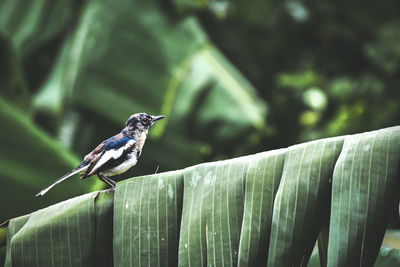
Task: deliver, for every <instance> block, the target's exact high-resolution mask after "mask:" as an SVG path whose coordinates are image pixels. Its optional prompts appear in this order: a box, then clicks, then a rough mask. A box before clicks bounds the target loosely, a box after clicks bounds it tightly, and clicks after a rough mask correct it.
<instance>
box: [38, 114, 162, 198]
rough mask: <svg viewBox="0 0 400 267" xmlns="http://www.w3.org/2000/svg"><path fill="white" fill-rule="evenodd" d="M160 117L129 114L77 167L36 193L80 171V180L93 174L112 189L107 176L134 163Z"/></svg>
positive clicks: (42, 193) (45, 190) (110, 181)
mask: <svg viewBox="0 0 400 267" xmlns="http://www.w3.org/2000/svg"><path fill="white" fill-rule="evenodd" d="M162 118H164V116H152V115H148V114H146V113H137V114H133V115H132V116H130V118H129V119H128V121H127V122H126V127H125V128H124V129H122V131H121V132H120V133H119V134H117V135H114V136H113V137H111V138H109V139H107V140H105V141H103V142H102V143H101V144H100V145H98V146H97V147H96V148H95V149H94V150H93V151H92V152H90V153H89V154H87V155H86V156H85V158H84V159H83V161H82V162H81V164H79V166H78V167H76V168H75V169H73V170H72V171H71V172H69V173H67V174H65V175H64V176H63V177H61V178H59V179H58V180H57V181H55V182H54V183H52V184H51V185H49V186H48V187H46V188H45V189H43V190H42V191H40V192H39V193H38V194H37V195H36V196H43V195H44V194H46V193H47V191H49V190H50V189H51V188H52V187H53V186H55V185H56V184H58V183H60V182H62V181H64V180H65V179H67V178H69V177H71V176H72V175H74V174H77V173H80V174H81V179H84V178H87V177H89V176H92V175H94V174H97V176H98V177H99V179H100V180H102V181H103V182H105V183H106V184H107V185H109V186H110V188H109V191H111V190H113V189H114V188H115V182H114V181H113V180H111V179H110V178H108V177H107V176H113V175H118V174H121V173H123V172H126V171H127V170H128V169H129V168H131V167H133V166H135V164H136V162H137V160H138V158H139V156H140V154H141V153H142V149H143V145H144V142H145V141H146V137H147V133H148V131H149V129H150V128H151V126H152V125H153V124H154V122H156V121H158V120H160V119H162Z"/></svg>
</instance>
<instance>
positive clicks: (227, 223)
mask: <svg viewBox="0 0 400 267" xmlns="http://www.w3.org/2000/svg"><path fill="white" fill-rule="evenodd" d="M399 152H400V127H398V126H397V127H392V128H386V129H382V130H378V131H373V132H366V133H362V134H355V135H349V136H339V137H334V138H328V139H321V140H316V141H313V142H308V143H303V144H298V145H294V146H291V147H289V148H286V149H279V150H273V151H268V152H263V153H258V154H255V155H249V156H245V157H241V158H235V159H230V160H224V161H218V162H210V163H204V164H200V165H196V166H192V167H188V168H186V169H182V170H177V171H173V172H165V173H160V174H155V175H151V176H142V177H136V178H132V179H128V180H124V181H122V182H120V183H118V185H117V188H116V190H115V192H113V193H110V194H107V193H105V192H93V193H90V194H86V195H83V196H79V197H76V198H73V199H70V200H67V201H65V202H61V203H58V204H56V205H53V206H50V207H48V208H45V209H42V210H39V211H36V212H33V213H31V214H30V215H27V216H24V217H20V218H15V219H11V220H10V221H9V223H8V226H7V225H4V226H3V229H4V228H7V238H5V235H0V236H3V240H2V242H3V247H4V244H5V243H6V253H5V254H6V259H5V263H6V266H20V265H25V266H30V265H34V264H35V265H54V266H59V265H62V264H64V265H65V264H68V265H71V266H80V265H85V266H109V265H110V263H111V262H112V263H113V264H114V265H115V266H155V265H162V266H165V265H168V266H176V265H178V266H206V265H213V266H220V265H225V264H227V265H238V266H259V265H267V266H307V264H308V263H309V259H310V257H311V259H312V261H311V263H315V253H316V250H314V246H315V243H316V241H317V239H318V236H320V237H321V234H320V233H321V232H322V231H324V229H329V231H326V230H325V233H327V236H326V240H325V244H326V245H325V246H324V245H322V246H319V248H318V250H319V253H318V254H319V255H320V258H322V259H321V266H355V265H357V266H360V265H361V266H372V265H373V264H374V262H375V260H376V259H377V256H378V253H379V252H380V250H381V256H380V257H379V259H380V260H379V262H378V263H379V264H382V266H385V264H387V263H388V262H396V261H397V260H398V257H397V256H396V255H397V254H396V253H398V252H396V251H393V250H390V251H388V250H386V252H385V249H383V250H382V249H381V244H382V239H383V237H384V234H385V231H386V227H387V223H388V220H389V215H390V214H391V212H392V208H393V207H394V206H396V205H397V206H398V198H397V196H396V192H397V190H396V187H397V186H398V182H399V181H398V175H399V154H400V153H399ZM2 231H3V232H4V230H2ZM5 239H7V240H5ZM0 241H1V240H0ZM0 244H1V242H0ZM3 250H4V249H3ZM313 251H314V252H313ZM385 253H386V254H385ZM96 255H100V259H101V260H100V261H99V259H98V258H96ZM386 256H387V257H386ZM324 257H326V258H324ZM382 257H383V258H382ZM385 257H386V258H385Z"/></svg>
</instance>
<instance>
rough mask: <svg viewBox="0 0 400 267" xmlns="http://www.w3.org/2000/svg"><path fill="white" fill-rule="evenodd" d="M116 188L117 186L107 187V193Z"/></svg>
mask: <svg viewBox="0 0 400 267" xmlns="http://www.w3.org/2000/svg"><path fill="white" fill-rule="evenodd" d="M114 190H115V186H113V187H110V188H108V189H107V191H106V193H107V194H110V193H111V192H112V191H114Z"/></svg>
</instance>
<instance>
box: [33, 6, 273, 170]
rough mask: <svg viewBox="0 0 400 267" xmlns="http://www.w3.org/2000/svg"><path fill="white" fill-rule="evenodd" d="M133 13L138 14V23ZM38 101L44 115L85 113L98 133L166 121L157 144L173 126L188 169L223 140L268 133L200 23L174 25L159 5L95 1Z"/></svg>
mask: <svg viewBox="0 0 400 267" xmlns="http://www.w3.org/2000/svg"><path fill="white" fill-rule="evenodd" d="M126 10H135V16H132V14H131V13H130V12H126ZM33 102H34V107H35V110H36V112H49V111H51V112H52V113H53V114H54V115H55V116H57V115H59V114H62V112H63V111H64V110H65V109H66V107H68V106H70V105H75V106H78V107H79V108H80V109H83V110H85V111H86V112H85V115H82V116H80V119H81V120H82V121H83V122H82V125H84V126H87V125H92V124H95V125H96V128H102V127H104V126H103V125H104V121H107V122H110V123H114V124H115V123H118V125H120V123H121V122H122V121H125V120H126V119H127V118H128V117H129V116H130V115H131V114H132V113H135V112H147V113H151V114H163V115H165V116H166V119H165V120H163V121H161V122H160V123H159V124H158V125H157V126H155V127H154V129H153V130H152V131H151V132H150V137H161V136H162V134H163V132H164V130H165V127H166V126H167V125H168V126H169V128H168V131H167V132H166V135H168V136H166V137H165V138H166V139H168V140H169V139H179V140H183V141H184V145H183V147H186V149H184V150H182V151H181V152H180V153H178V154H176V155H175V157H177V162H180V165H178V164H177V165H172V166H171V167H180V168H182V167H183V166H188V165H190V164H193V162H195V160H194V157H193V150H199V149H198V147H199V146H202V145H203V144H204V143H207V142H211V141H213V140H221V136H223V137H224V138H223V139H222V140H223V141H220V142H219V144H220V145H221V146H223V145H227V144H229V143H230V142H231V141H232V140H234V139H236V140H237V139H238V138H243V137H244V136H246V134H249V133H253V132H261V131H262V130H263V129H264V128H265V122H264V118H265V115H266V112H267V107H266V104H265V103H264V101H262V100H261V99H260V98H259V96H258V95H257V94H256V91H255V89H254V87H253V86H252V85H251V84H250V83H249V82H248V81H247V80H246V79H245V78H244V77H243V75H242V74H241V73H240V72H239V71H238V70H237V69H236V68H235V67H234V66H233V65H232V64H231V63H230V62H229V61H228V60H227V59H226V58H225V57H224V56H223V55H222V53H221V52H220V51H219V50H217V49H216V48H215V47H214V45H213V44H212V43H211V41H210V40H209V39H208V38H207V36H206V34H205V32H204V30H203V29H202V27H201V25H200V23H199V22H198V20H197V19H196V18H195V17H181V18H178V19H173V18H172V17H171V15H170V14H169V13H167V12H162V6H160V4H159V3H158V2H157V1H147V2H145V3H142V2H140V3H136V2H135V1H128V2H127V1H122V0H119V1H117V2H115V3H114V4H113V5H110V4H109V3H107V2H106V1H93V0H91V1H88V2H87V5H85V6H84V8H83V9H82V16H81V17H80V19H79V21H78V23H77V26H76V28H74V30H73V31H72V33H71V35H69V36H68V37H67V39H66V41H65V42H64V43H63V46H62V49H61V51H60V53H59V55H58V58H57V60H56V62H55V66H54V68H53V69H52V71H51V73H50V75H49V76H48V78H47V80H46V82H45V83H44V84H43V86H42V87H41V88H40V90H39V91H38V93H37V94H36V95H35V97H34V101H33ZM46 114H47V113H46ZM93 114H95V115H93ZM211 126H212V128H213V131H209V129H210V127H211ZM193 129H198V130H195V131H194V130H193ZM81 130H82V131H83V129H82V127H81V128H79V127H77V128H76V131H75V132H74V134H75V135H74V134H72V135H71V136H72V141H71V142H70V143H72V144H74V145H75V144H76V143H78V142H81V132H82V131H81ZM188 132H189V134H187V133H188ZM77 133H79V134H77ZM204 133H207V134H204ZM204 137H206V140H204ZM74 138H75V139H74ZM246 141H247V139H246V138H243V141H242V143H243V145H245V143H246ZM85 145H96V144H85ZM79 147H80V148H81V147H82V146H79ZM90 148H91V147H87V149H90ZM171 148H173V145H171V144H170V142H160V143H158V144H157V148H154V149H152V148H151V147H147V149H146V150H147V151H148V153H151V154H152V155H155V153H153V150H157V151H158V152H160V151H161V152H162V153H169V152H170V151H171ZM174 150H176V149H174ZM160 165H161V164H160ZM164 165H167V166H168V165H169V164H164Z"/></svg>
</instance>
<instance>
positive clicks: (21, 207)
mask: <svg viewBox="0 0 400 267" xmlns="http://www.w3.org/2000/svg"><path fill="white" fill-rule="evenodd" d="M0 125H1V128H2V130H1V131H0V139H1V140H2V141H1V142H0V179H1V181H2V184H1V185H2V186H1V188H0V194H1V204H0V205H1V212H0V221H1V222H3V221H5V220H6V219H8V218H11V217H15V216H19V215H22V214H24V213H29V212H32V211H34V210H37V209H39V208H44V207H46V206H48V205H50V204H53V203H56V202H59V201H61V200H65V199H67V198H70V197H72V196H76V195H80V194H82V193H85V192H88V191H91V190H94V189H100V188H101V183H100V182H97V181H93V180H92V181H90V182H86V181H84V182H82V181H79V179H76V180H75V181H71V183H69V184H66V185H65V187H64V188H63V189H61V188H60V190H55V191H54V192H50V193H49V196H48V197H47V198H33V196H35V194H36V193H37V192H39V191H40V190H41V189H42V188H43V186H44V185H46V184H50V183H51V182H52V181H54V180H55V179H56V178H58V177H60V176H62V175H63V174H64V173H66V172H68V171H70V170H71V169H72V168H74V167H76V166H77V164H79V160H78V159H77V158H76V156H75V155H73V154H71V153H70V152H69V151H68V150H67V149H66V148H65V147H63V146H62V145H61V144H60V143H59V142H57V141H56V140H54V139H53V138H52V137H50V136H49V135H48V134H46V133H45V132H44V131H43V130H40V129H38V128H37V127H36V126H35V125H34V124H33V123H32V121H31V120H30V119H29V117H28V116H27V115H26V114H25V113H23V112H21V111H20V110H19V109H17V108H15V107H14V106H12V105H10V104H8V103H7V102H5V101H4V100H3V99H1V98H0Z"/></svg>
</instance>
